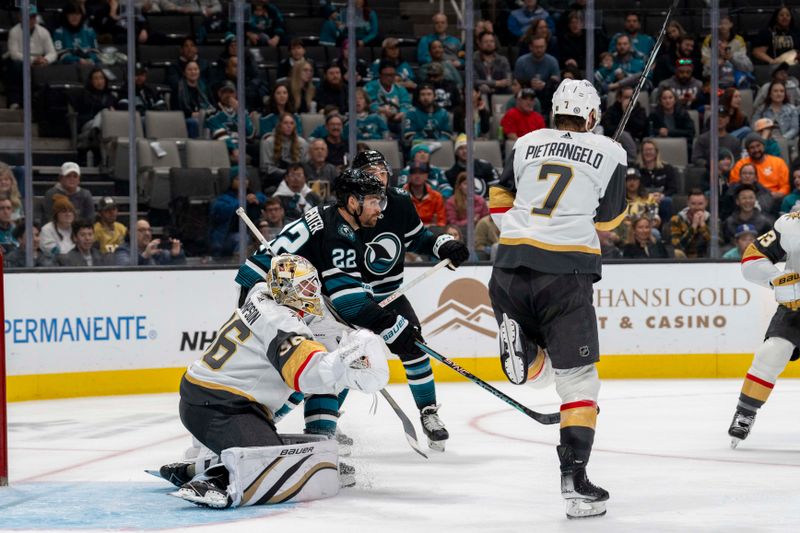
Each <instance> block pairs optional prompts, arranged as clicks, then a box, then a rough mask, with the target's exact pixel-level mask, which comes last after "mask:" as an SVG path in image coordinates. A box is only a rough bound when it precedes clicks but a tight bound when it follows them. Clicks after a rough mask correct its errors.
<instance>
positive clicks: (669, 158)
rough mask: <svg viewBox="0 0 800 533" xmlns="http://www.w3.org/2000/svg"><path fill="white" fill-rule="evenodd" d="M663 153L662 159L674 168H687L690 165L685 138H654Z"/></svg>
mask: <svg viewBox="0 0 800 533" xmlns="http://www.w3.org/2000/svg"><path fill="white" fill-rule="evenodd" d="M653 142H654V143H656V146H658V150H659V152H661V159H663V160H664V161H666V162H667V163H669V164H670V165H672V166H675V167H681V168H686V166H687V165H688V164H689V149H688V147H687V144H686V138H684V137H653Z"/></svg>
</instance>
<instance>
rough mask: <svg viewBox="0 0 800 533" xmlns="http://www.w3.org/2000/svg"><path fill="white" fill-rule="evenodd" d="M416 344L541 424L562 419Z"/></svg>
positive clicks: (420, 344)
mask: <svg viewBox="0 0 800 533" xmlns="http://www.w3.org/2000/svg"><path fill="white" fill-rule="evenodd" d="M415 344H416V345H417V347H418V348H419V349H420V350H422V351H423V352H425V353H427V354H428V355H430V356H431V357H433V358H434V359H436V360H437V361H439V362H440V363H443V364H445V365H447V366H449V367H450V368H452V369H453V370H455V371H456V372H458V373H459V374H461V375H462V376H464V377H465V378H467V379H468V380H470V381H471V382H473V383H475V384H476V385H478V386H479V387H481V388H482V389H484V390H487V391H489V392H490V393H492V394H494V395H495V396H497V397H498V398H500V399H501V400H503V401H504V402H506V403H507V404H508V405H510V406H511V407H513V408H514V409H516V410H517V411H519V412H521V413H524V414H526V415H528V416H529V417H531V418H533V419H534V420H536V421H537V422H539V423H540V424H545V425H550V424H557V423H558V422H559V421H560V420H561V413H539V412H536V411H534V410H533V409H529V408H527V407H525V406H524V405H522V404H521V403H519V402H518V401H516V400H515V399H513V398H511V397H510V396H508V395H507V394H505V393H504V392H502V391H500V390H498V389H496V388H494V387H492V386H491V385H489V384H488V383H486V382H485V381H483V380H482V379H480V378H479V377H477V376H475V375H474V374H472V373H470V372H468V371H467V370H464V369H463V368H461V367H460V366H459V365H458V364H456V363H454V362H453V361H451V360H450V359H448V358H446V357H445V356H443V355H441V354H439V353H437V352H436V351H434V350H433V349H432V348H430V347H428V346H426V345H424V344H422V343H421V342H416V343H415Z"/></svg>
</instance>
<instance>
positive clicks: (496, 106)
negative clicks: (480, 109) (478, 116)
mask: <svg viewBox="0 0 800 533" xmlns="http://www.w3.org/2000/svg"><path fill="white" fill-rule="evenodd" d="M512 96H513V95H511V94H493V95H492V107H491V109H490V111H491V112H492V116H498V117H502V116H503V113H504V111H503V110H504V109H505V106H506V104H507V103H508V101H509V100H511V97H512Z"/></svg>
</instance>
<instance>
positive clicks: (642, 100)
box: [608, 91, 650, 133]
mask: <svg viewBox="0 0 800 533" xmlns="http://www.w3.org/2000/svg"><path fill="white" fill-rule="evenodd" d="M616 101H617V91H608V105H609V106H610V105H612V104H613V103H614V102H616ZM636 101H637V102H639V105H640V106H642V109H644V112H645V114H646V115H650V92H648V91H642V92H640V93H639V98H637V99H636ZM612 133H613V132H612Z"/></svg>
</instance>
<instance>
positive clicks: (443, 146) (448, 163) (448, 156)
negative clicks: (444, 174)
mask: <svg viewBox="0 0 800 533" xmlns="http://www.w3.org/2000/svg"><path fill="white" fill-rule="evenodd" d="M436 142H437V143H438V144H439V145H440V146H439V147H438V148H437V149H435V150H433V147H431V150H433V151H432V152H431V165H433V166H435V167H439V168H450V167H452V166H453V164H455V162H456V156H455V151H454V150H453V141H449V140H446V141H436ZM428 144H431V142H428Z"/></svg>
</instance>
